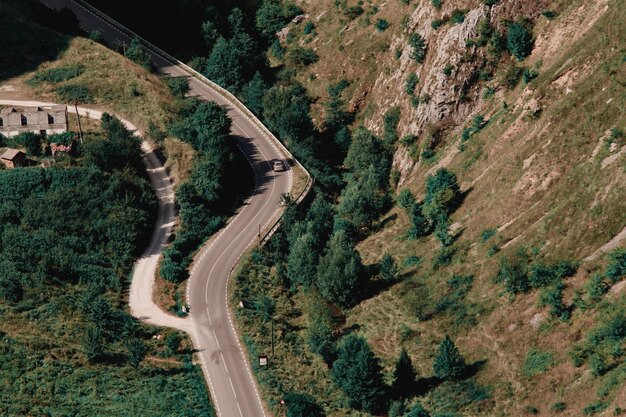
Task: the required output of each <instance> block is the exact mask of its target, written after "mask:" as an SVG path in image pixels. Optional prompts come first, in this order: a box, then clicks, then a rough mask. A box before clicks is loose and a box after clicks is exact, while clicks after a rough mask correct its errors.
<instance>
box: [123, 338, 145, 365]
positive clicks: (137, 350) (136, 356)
mask: <svg viewBox="0 0 626 417" xmlns="http://www.w3.org/2000/svg"><path fill="white" fill-rule="evenodd" d="M124 347H125V348H126V350H127V351H128V363H130V364H131V365H132V367H133V368H137V367H138V366H139V364H140V363H141V361H142V360H144V358H145V357H146V355H147V354H148V346H146V343H145V342H144V341H143V340H141V339H138V338H136V337H133V338H130V339H128V340H126V341H125V342H124Z"/></svg>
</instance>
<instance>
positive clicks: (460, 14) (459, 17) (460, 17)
mask: <svg viewBox="0 0 626 417" xmlns="http://www.w3.org/2000/svg"><path fill="white" fill-rule="evenodd" d="M465 13H466V11H465V10H460V9H454V10H453V11H452V14H451V15H450V21H451V22H452V23H453V24H455V25H458V24H461V23H463V22H464V21H465Z"/></svg>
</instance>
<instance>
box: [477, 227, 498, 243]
mask: <svg viewBox="0 0 626 417" xmlns="http://www.w3.org/2000/svg"><path fill="white" fill-rule="evenodd" d="M496 233H498V231H497V230H496V229H485V230H483V231H482V233H481V234H480V241H481V242H482V243H485V242H487V241H488V240H489V239H491V238H492V237H494V236H495V235H496Z"/></svg>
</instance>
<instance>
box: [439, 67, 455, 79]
mask: <svg viewBox="0 0 626 417" xmlns="http://www.w3.org/2000/svg"><path fill="white" fill-rule="evenodd" d="M453 69H454V67H453V66H452V65H451V64H446V65H445V66H444V67H443V70H442V72H443V75H445V76H446V77H449V76H450V75H452V70H453Z"/></svg>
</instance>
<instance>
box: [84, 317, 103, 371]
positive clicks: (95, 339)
mask: <svg viewBox="0 0 626 417" xmlns="http://www.w3.org/2000/svg"><path fill="white" fill-rule="evenodd" d="M82 350H83V354H84V355H85V357H86V358H87V360H88V361H89V362H90V363H94V362H96V361H97V360H98V358H100V357H101V356H102V354H103V353H104V340H103V337H102V331H101V330H100V329H99V328H98V327H95V326H88V327H87V329H86V330H85V334H84V336H83V340H82Z"/></svg>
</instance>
